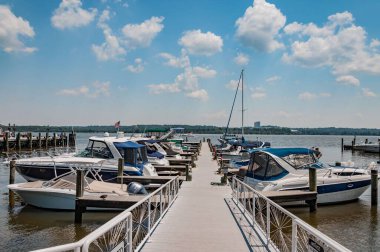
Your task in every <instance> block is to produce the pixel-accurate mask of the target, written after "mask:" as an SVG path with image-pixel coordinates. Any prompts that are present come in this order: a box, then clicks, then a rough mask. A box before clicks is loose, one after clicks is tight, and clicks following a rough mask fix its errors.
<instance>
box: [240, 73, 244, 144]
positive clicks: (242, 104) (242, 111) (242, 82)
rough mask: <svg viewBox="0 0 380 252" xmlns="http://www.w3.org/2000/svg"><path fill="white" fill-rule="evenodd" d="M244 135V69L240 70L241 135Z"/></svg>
mask: <svg viewBox="0 0 380 252" xmlns="http://www.w3.org/2000/svg"><path fill="white" fill-rule="evenodd" d="M243 136H244V69H242V70H241V137H243Z"/></svg>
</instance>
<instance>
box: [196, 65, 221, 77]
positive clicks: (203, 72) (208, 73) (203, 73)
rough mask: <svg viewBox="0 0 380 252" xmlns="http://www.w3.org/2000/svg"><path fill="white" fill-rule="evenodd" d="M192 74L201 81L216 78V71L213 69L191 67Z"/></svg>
mask: <svg viewBox="0 0 380 252" xmlns="http://www.w3.org/2000/svg"><path fill="white" fill-rule="evenodd" d="M193 73H194V74H195V75H196V76H198V77H199V78H203V79H209V78H214V77H215V76H216V71H215V70H214V69H210V68H205V67H199V66H196V67H193Z"/></svg>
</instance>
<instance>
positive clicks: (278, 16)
mask: <svg viewBox="0 0 380 252" xmlns="http://www.w3.org/2000/svg"><path fill="white" fill-rule="evenodd" d="M285 23H286V17H285V16H284V15H283V14H282V13H281V11H280V10H279V9H277V8H276V6H275V5H274V4H270V3H267V2H266V1H265V0H255V1H254V2H253V6H250V7H248V8H247V9H246V11H245V13H244V15H243V16H242V17H240V18H238V19H237V20H236V24H235V25H236V27H237V30H236V37H237V38H238V39H239V40H240V41H241V42H242V43H243V44H244V45H246V46H248V47H251V48H253V49H255V50H257V51H264V52H273V51H275V50H277V49H280V48H283V47H284V45H283V44H282V43H281V42H279V41H278V40H277V39H278V33H279V31H280V30H281V28H282V27H284V25H285Z"/></svg>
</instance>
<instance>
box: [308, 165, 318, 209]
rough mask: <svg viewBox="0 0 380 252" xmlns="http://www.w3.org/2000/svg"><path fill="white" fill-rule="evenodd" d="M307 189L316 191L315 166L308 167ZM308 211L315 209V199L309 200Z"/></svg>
mask: <svg viewBox="0 0 380 252" xmlns="http://www.w3.org/2000/svg"><path fill="white" fill-rule="evenodd" d="M309 190H310V191H312V192H317V170H316V169H315V168H311V167H310V168H309ZM309 207H310V208H309V209H310V212H314V211H316V210H317V200H316V199H315V200H311V201H310V202H309Z"/></svg>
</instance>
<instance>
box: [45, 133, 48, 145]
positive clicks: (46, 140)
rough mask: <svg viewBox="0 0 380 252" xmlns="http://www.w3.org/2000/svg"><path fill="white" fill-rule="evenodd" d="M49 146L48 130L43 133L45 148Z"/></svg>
mask: <svg viewBox="0 0 380 252" xmlns="http://www.w3.org/2000/svg"><path fill="white" fill-rule="evenodd" d="M48 147H49V132H46V135H45V149H47V148H48Z"/></svg>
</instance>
